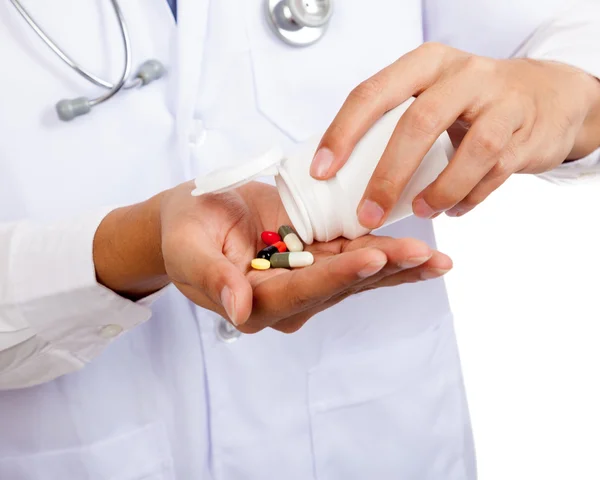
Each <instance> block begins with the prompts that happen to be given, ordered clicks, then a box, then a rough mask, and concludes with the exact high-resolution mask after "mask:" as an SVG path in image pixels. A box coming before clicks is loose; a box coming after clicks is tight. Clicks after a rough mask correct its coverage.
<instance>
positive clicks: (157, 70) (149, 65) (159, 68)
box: [135, 59, 167, 85]
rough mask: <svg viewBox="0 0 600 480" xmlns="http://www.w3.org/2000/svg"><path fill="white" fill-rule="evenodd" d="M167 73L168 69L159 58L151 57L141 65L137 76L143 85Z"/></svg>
mask: <svg viewBox="0 0 600 480" xmlns="http://www.w3.org/2000/svg"><path fill="white" fill-rule="evenodd" d="M165 73H167V69H166V68H165V66H164V65H163V64H162V63H161V62H160V61H159V60H156V59H150V60H146V61H145V62H144V63H142V64H141V65H140V67H139V68H138V70H137V73H136V74H135V77H136V78H139V79H140V80H141V81H142V85H148V84H149V83H150V82H153V81H154V80H158V79H159V78H162V77H164V75H165Z"/></svg>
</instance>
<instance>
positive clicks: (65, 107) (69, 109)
mask: <svg viewBox="0 0 600 480" xmlns="http://www.w3.org/2000/svg"><path fill="white" fill-rule="evenodd" d="M91 109H92V105H91V104H90V101H89V99H87V98H86V97H78V98H70V99H69V98H64V99H62V100H60V101H59V102H58V103H57V104H56V113H57V114H58V118H60V119H61V120H62V121H63V122H69V121H71V120H73V119H74V118H76V117H79V116H81V115H85V114H86V113H89V112H90V110H91Z"/></svg>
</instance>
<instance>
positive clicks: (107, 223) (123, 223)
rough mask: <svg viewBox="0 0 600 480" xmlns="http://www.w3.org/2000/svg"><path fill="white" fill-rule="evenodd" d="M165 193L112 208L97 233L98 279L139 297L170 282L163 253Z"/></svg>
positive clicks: (124, 295)
mask: <svg viewBox="0 0 600 480" xmlns="http://www.w3.org/2000/svg"><path fill="white" fill-rule="evenodd" d="M162 195H163V194H158V195H156V196H154V197H152V198H150V199H149V200H147V201H145V202H142V203H138V204H135V205H131V206H128V207H123V208H118V209H116V210H113V211H112V212H111V213H109V214H108V215H107V216H106V217H105V218H104V220H103V221H102V222H101V223H100V226H99V227H98V230H97V232H96V235H95V236H94V245H93V256H94V265H95V268H96V276H97V279H98V282H99V283H101V284H103V285H104V286H106V287H107V288H110V289H111V290H113V291H114V292H116V293H118V294H119V295H121V296H123V297H126V298H129V299H132V300H137V299H139V298H142V297H145V296H147V295H149V294H151V293H153V292H155V291H157V290H160V289H161V288H163V287H164V286H165V285H167V284H168V283H169V279H168V277H167V275H166V272H165V266H164V261H163V258H162V253H161V252H162V249H161V226H160V202H161V199H162Z"/></svg>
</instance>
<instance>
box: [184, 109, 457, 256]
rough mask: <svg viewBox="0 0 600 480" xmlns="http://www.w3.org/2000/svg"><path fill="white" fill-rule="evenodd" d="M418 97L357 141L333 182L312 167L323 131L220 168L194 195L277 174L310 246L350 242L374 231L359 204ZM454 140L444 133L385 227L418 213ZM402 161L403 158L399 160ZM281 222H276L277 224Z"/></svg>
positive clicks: (286, 201)
mask: <svg viewBox="0 0 600 480" xmlns="http://www.w3.org/2000/svg"><path fill="white" fill-rule="evenodd" d="M413 101H414V98H411V99H409V100H408V101H406V102H405V103H403V104H402V105H400V106H398V107H396V108H394V109H393V110H390V111H389V112H387V113H386V114H385V115H384V116H383V117H381V118H380V119H379V120H378V121H377V122H376V123H375V124H374V125H373V126H372V127H371V129H370V130H369V131H368V132H367V133H366V134H365V135H364V136H363V138H362V139H361V140H360V141H359V142H358V143H357V145H356V147H355V148H354V150H353V152H352V154H351V155H350V158H349V159H348V161H347V162H346V164H345V165H344V166H343V167H342V169H341V170H340V171H339V172H338V173H337V174H336V176H335V177H333V178H332V179H330V180H325V181H323V180H315V179H314V178H312V177H311V176H310V172H309V170H310V165H311V162H312V159H313V157H314V154H315V152H316V150H317V147H318V146H319V142H320V141H321V138H322V135H318V136H315V137H313V138H311V139H309V140H308V141H305V142H302V143H300V144H298V145H296V146H295V148H294V149H293V150H292V151H290V152H286V153H285V154H284V153H283V152H282V151H281V149H278V148H276V149H273V150H271V151H269V152H267V153H266V154H264V155H262V156H260V157H258V158H256V159H253V160H251V161H249V162H246V163H243V164H241V165H238V166H235V167H233V168H227V169H220V170H215V171H213V172H211V173H209V174H208V175H203V176H200V177H198V178H197V179H196V189H195V190H194V191H193V192H192V195H196V196H197V195H202V194H205V193H217V192H223V191H226V190H229V189H232V188H236V187H239V186H241V185H243V184H245V183H247V182H250V181H251V180H253V179H256V178H258V177H265V176H270V175H273V176H274V177H275V185H276V186H277V189H278V191H279V196H280V197H281V201H282V203H283V206H284V208H285V210H286V212H287V214H288V216H289V217H290V220H291V223H292V226H293V227H294V228H295V230H296V232H298V235H300V237H301V238H302V240H303V241H304V242H305V243H306V244H309V245H310V244H311V243H313V242H314V241H319V242H328V241H330V240H333V239H335V238H338V237H345V238H347V239H349V240H352V239H354V238H357V237H360V236H362V235H365V234H367V233H369V232H370V230H369V229H367V228H365V227H363V226H362V225H361V224H360V223H359V222H358V218H357V208H358V204H359V202H360V200H361V199H362V196H363V193H364V192H365V189H366V187H367V183H368V182H369V179H370V178H371V176H372V175H373V172H374V170H375V167H376V166H377V164H378V162H379V160H380V158H381V156H382V154H383V152H384V150H385V147H386V145H387V143H388V141H389V139H390V137H391V136H392V133H393V131H394V129H395V127H396V124H397V123H398V120H399V119H400V117H401V116H402V114H403V113H404V112H405V111H406V109H407V108H408V107H409V106H410V104H411V103H412V102H413ZM453 151H454V150H453V147H452V143H451V141H450V138H449V137H448V134H447V133H446V132H444V133H443V134H442V135H441V136H440V137H439V138H438V139H437V140H436V142H435V144H434V145H433V147H432V148H431V149H430V150H429V152H428V153H427V155H426V156H425V158H424V159H423V161H422V162H421V164H420V166H419V168H418V169H417V171H416V172H415V173H414V175H413V176H412V178H411V179H410V181H409V183H408V185H407V186H406V188H405V189H404V191H403V192H402V195H401V196H400V199H399V201H398V203H397V204H396V206H395V207H394V209H393V210H392V212H391V213H390V215H389V217H388V218H387V220H386V222H385V224H384V225H383V226H386V225H389V224H391V223H394V222H397V221H398V220H401V219H403V218H405V217H408V216H410V215H412V213H413V211H412V201H413V199H414V198H415V196H416V195H417V194H419V193H420V192H421V191H422V190H423V189H424V188H425V187H426V186H427V185H429V184H430V183H431V182H433V181H434V180H435V179H436V178H437V176H438V175H439V174H440V173H441V171H442V170H443V169H444V168H445V167H446V165H447V164H448V160H449V158H450V157H451V155H452V153H453ZM399 164H401V159H399ZM278 226H279V225H273V228H277V227H278Z"/></svg>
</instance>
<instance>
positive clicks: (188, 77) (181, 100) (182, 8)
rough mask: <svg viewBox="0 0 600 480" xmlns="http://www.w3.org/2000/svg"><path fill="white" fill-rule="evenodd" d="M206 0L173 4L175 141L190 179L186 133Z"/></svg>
mask: <svg viewBox="0 0 600 480" xmlns="http://www.w3.org/2000/svg"><path fill="white" fill-rule="evenodd" d="M208 5H209V0H179V1H178V2H177V22H178V34H177V35H178V38H177V77H178V96H177V109H176V118H177V141H178V148H179V154H180V158H181V160H182V162H183V163H184V165H185V168H186V174H187V176H188V177H190V176H191V167H190V144H189V142H190V132H191V130H192V128H193V121H194V118H193V115H194V107H195V104H196V99H197V97H198V89H199V83H200V75H201V73H202V71H201V69H202V58H203V55H204V48H205V39H206V28H207V20H208Z"/></svg>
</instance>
